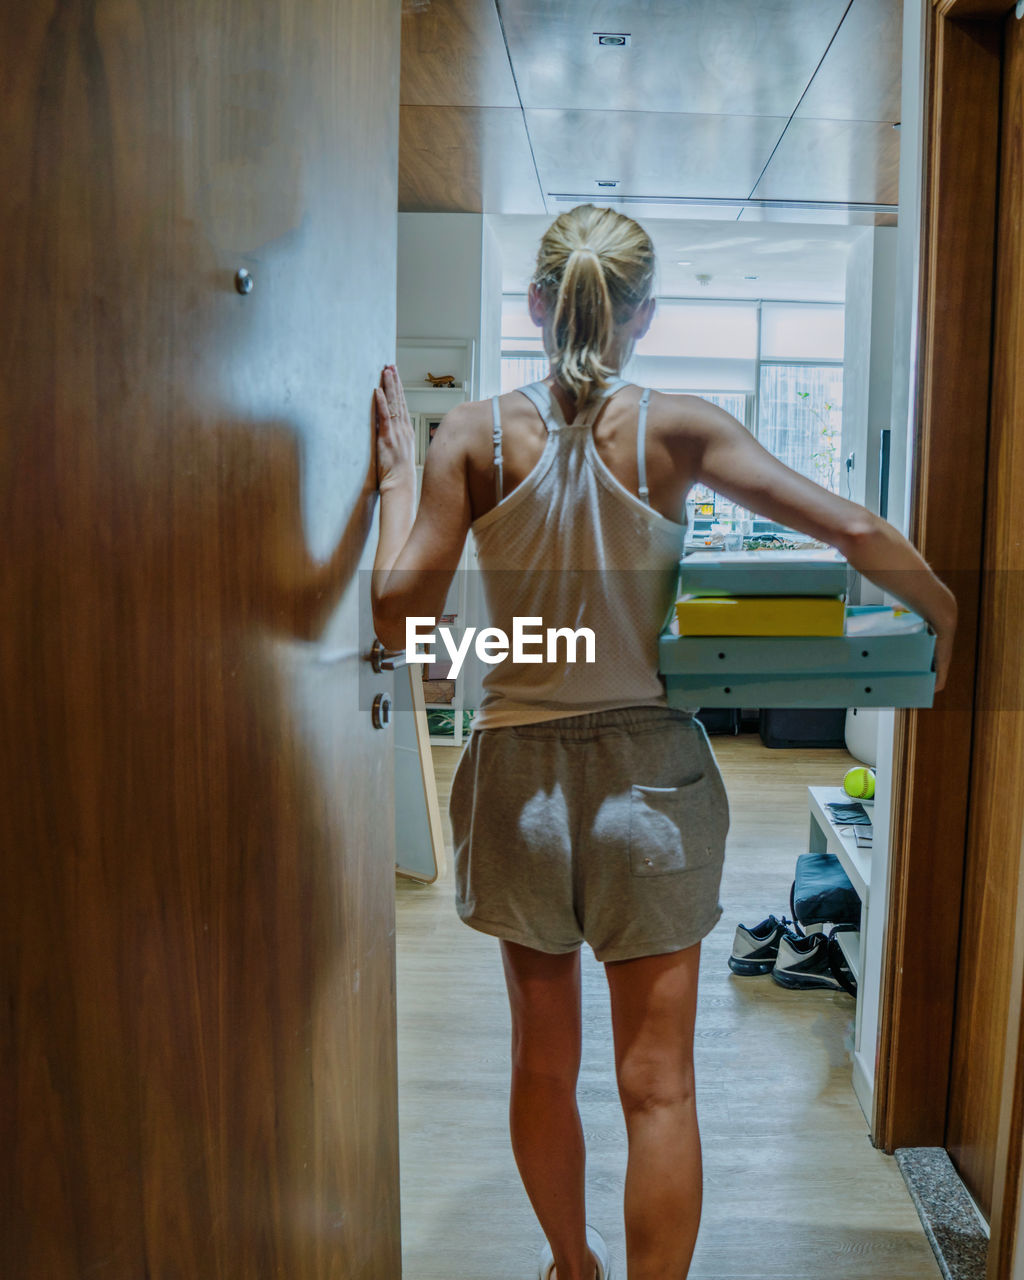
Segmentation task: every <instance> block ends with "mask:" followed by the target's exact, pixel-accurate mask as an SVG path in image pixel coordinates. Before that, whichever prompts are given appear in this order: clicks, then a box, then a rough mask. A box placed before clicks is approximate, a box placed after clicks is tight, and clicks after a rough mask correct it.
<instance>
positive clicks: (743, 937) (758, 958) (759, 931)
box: [729, 916, 800, 977]
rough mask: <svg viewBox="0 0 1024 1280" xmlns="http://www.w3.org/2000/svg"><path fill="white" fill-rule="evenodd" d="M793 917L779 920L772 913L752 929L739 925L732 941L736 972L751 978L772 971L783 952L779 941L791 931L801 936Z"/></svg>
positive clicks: (731, 962)
mask: <svg viewBox="0 0 1024 1280" xmlns="http://www.w3.org/2000/svg"><path fill="white" fill-rule="evenodd" d="M792 923H793V921H792V920H790V919H788V918H787V917H786V916H783V917H782V919H781V920H777V919H776V918H775V916H769V917H768V919H767V920H762V921H761V923H760V924H755V925H754V927H753V928H752V929H748V928H747V926H746V925H745V924H738V925H737V926H736V936H735V937H734V938H733V942H732V955H731V956H730V957H729V968H730V969H731V970H732V971H733V973H738V974H741V975H742V976H743V977H749V976H751V975H752V974H756V973H770V972H771V970H772V967H773V966H774V964H775V957H776V956H777V955H778V954H779V942H780V941H781V940H782V938H784V937H785V936H786V935H787V934H790V935H791V936H793V937H799V936H800V935H799V934H797V933H796V932H795V931H794V930H792V929H790V928H789V927H788V926H789V925H791V924H792Z"/></svg>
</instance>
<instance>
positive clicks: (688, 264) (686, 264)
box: [676, 258, 693, 267]
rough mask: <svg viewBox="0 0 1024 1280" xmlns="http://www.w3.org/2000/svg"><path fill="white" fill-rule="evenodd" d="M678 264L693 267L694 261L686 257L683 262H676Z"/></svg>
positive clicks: (678, 265)
mask: <svg viewBox="0 0 1024 1280" xmlns="http://www.w3.org/2000/svg"><path fill="white" fill-rule="evenodd" d="M676 266H677V267H692V266H693V262H692V261H691V259H689V258H684V259H683V261H682V262H677V263H676Z"/></svg>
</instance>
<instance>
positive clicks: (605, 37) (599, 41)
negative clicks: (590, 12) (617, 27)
mask: <svg viewBox="0 0 1024 1280" xmlns="http://www.w3.org/2000/svg"><path fill="white" fill-rule="evenodd" d="M631 40H632V36H631V35H630V33H629V32H628V31H595V32H594V44H596V45H600V46H601V48H602V49H628V48H629V45H630V41H631Z"/></svg>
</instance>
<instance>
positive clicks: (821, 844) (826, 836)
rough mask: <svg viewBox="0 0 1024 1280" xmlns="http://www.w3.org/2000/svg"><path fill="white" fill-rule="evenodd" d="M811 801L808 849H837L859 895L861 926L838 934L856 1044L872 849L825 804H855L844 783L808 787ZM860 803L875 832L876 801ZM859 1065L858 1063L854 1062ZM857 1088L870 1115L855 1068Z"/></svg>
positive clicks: (863, 1083) (864, 1086) (864, 1084)
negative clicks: (851, 991)
mask: <svg viewBox="0 0 1024 1280" xmlns="http://www.w3.org/2000/svg"><path fill="white" fill-rule="evenodd" d="M807 795H808V803H809V806H810V833H809V840H808V850H809V851H810V852H811V853H834V854H835V856H836V857H837V858H838V859H839V862H840V865H841V866H842V868H843V870H844V871H845V872H846V874H847V875H848V876H849V878H850V883H851V884H852V885H853V887H854V889H855V890H856V893H857V896H858V898H860V904H861V905H860V930H859V931H858V932H856V933H855V932H854V931H853V930H849V931H846V932H840V933H837V934H836V939H837V940H838V942H839V945H840V947H841V948H842V951H843V955H844V956H845V957H846V962H847V964H848V965H849V966H850V972H851V973H852V974H853V976H854V979H855V981H856V983H857V1012H856V1017H855V1022H854V1047H855V1049H856V1047H857V1046H859V1045H860V1043H861V1030H862V1027H861V1023H862V1015H863V1002H862V999H861V996H862V989H863V975H864V972H865V965H864V954H865V942H866V939H867V933H868V911H869V909H870V887H871V852H872V851H871V849H859V848H858V847H857V842H856V839H855V837H854V834H853V832H854V828H853V827H852V826H850V825H848V824H844V823H835V822H833V821H832V817H831V814H830V811H829V810H828V809H826V808H825V806H826V804H828V803H830V802H833V803H834V802H840V803H842V804H854V803H856V801H854V800H853V798H852V797H851V796H848V795H847V794H846V792H845V791H844V790H843V788H842V787H808V788H807ZM860 803H861V804H862V805H863V806H864V808H865V809H866V810H867V812H868V814H869V816H870V817H871V819H872V826H871V828H870V830H871V831H872V834H874V812H873V810H874V804H873V802H872V801H870V800H861V801H860ZM855 1065H856V1064H855ZM853 1085H854V1090H855V1091H856V1093H857V1097H858V1099H859V1101H860V1104H861V1107H862V1109H863V1110H864V1113H865V1115H866V1116H868V1117H870V1115H871V1098H870V1094H869V1092H867V1090H868V1089H869V1085H868V1084H867V1082H866V1081H864V1080H863V1079H862V1078H861V1075H860V1073H859V1072H858V1071H857V1070H856V1069H855V1070H854V1073H853Z"/></svg>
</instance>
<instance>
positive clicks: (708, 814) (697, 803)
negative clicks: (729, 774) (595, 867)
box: [629, 774, 723, 876]
mask: <svg viewBox="0 0 1024 1280" xmlns="http://www.w3.org/2000/svg"><path fill="white" fill-rule="evenodd" d="M717 795H718V793H717V791H716V790H715V788H713V787H712V786H711V779H710V778H709V777H708V775H707V774H703V775H702V776H701V777H699V778H697V779H696V780H695V781H693V782H687V783H684V785H683V786H680V787H645V786H640V785H639V784H634V785H633V786H631V787H630V794H629V868H630V871H631V872H632V873H633V875H636V876H664V875H669V874H671V873H672V872H675V871H689V870H693V869H694V868H696V867H703V866H707V865H708V863H711V862H713V861H714V860H715V858H716V856H717V855H718V853H719V851H720V850H721V849H722V844H723V839H722V836H721V834H720V825H721V824H720V822H719V821H718V815H717V813H716V805H717Z"/></svg>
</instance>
